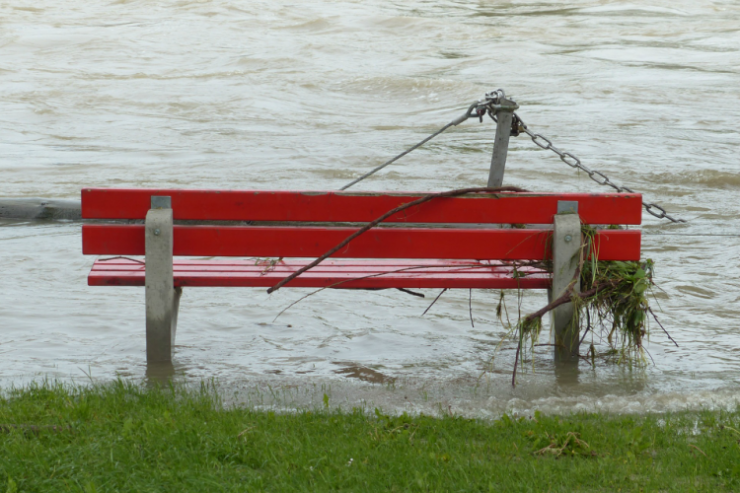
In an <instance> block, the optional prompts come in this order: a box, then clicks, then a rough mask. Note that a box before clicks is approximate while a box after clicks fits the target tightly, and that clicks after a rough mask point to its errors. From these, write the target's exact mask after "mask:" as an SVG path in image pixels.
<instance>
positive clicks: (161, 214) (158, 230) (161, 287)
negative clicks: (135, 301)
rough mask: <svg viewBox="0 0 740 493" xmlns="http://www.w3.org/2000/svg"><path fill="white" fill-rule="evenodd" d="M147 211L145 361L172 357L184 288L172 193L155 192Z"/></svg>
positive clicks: (164, 361) (150, 361) (151, 361)
mask: <svg viewBox="0 0 740 493" xmlns="http://www.w3.org/2000/svg"><path fill="white" fill-rule="evenodd" d="M151 206H152V208H151V209H150V210H149V212H148V213H147V215H146V226H145V229H146V232H145V242H146V246H145V248H146V361H147V363H168V362H170V361H172V352H173V349H174V346H175V331H176V328H177V311H178V308H179V306H180V295H181V294H182V288H175V287H174V280H173V275H172V274H173V268H172V262H173V260H172V254H173V244H174V242H173V219H172V202H171V198H170V197H165V196H152V198H151Z"/></svg>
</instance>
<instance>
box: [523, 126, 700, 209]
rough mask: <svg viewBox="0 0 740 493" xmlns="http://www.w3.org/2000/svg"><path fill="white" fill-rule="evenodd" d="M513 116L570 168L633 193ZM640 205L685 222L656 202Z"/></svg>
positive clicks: (531, 135) (597, 181) (610, 185)
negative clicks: (671, 214)
mask: <svg viewBox="0 0 740 493" xmlns="http://www.w3.org/2000/svg"><path fill="white" fill-rule="evenodd" d="M514 118H516V120H517V122H518V124H519V131H520V132H524V133H526V134H527V135H529V138H530V139H532V142H534V143H535V145H537V146H538V147H541V148H542V149H545V150H546V151H552V152H554V153H555V154H557V155H558V157H559V158H560V160H561V161H562V162H564V163H565V164H567V165H568V166H570V167H571V168H575V169H577V170H580V171H583V172H584V173H586V174H587V175H588V177H589V178H591V179H592V180H593V181H595V182H596V183H598V184H599V185H604V186H608V187H612V188H613V189H614V190H616V191H617V193H624V192H628V193H635V192H634V191H633V190H632V189H630V188H627V187H623V186H619V185H616V184H615V183H613V182H612V181H611V180H610V179H609V177H608V176H606V175H605V174H604V173H602V172H601V171H597V170H592V169H591V168H589V167H588V166H586V165H585V164H582V163H581V160H580V159H578V158H577V157H576V156H574V155H573V154H571V153H570V152H563V151H561V150H560V149H558V148H557V147H555V146H554V145H552V141H551V140H550V139H548V138H547V137H545V136H544V135H542V134H538V133H534V132H532V131H531V130H530V129H529V128H527V125H525V124H524V122H523V121H522V119H521V118H519V115H517V114H516V113H514ZM642 205H643V207H645V210H646V211H647V212H648V213H649V214H651V215H653V216H655V217H657V218H658V219H668V220H669V221H671V222H674V223H685V222H686V220H685V219H678V218H675V217H672V216H670V215H668V213H667V212H666V210H665V209H664V208H662V207H661V206H659V205H658V204H654V203H650V202H645V201H644V200H643V201H642Z"/></svg>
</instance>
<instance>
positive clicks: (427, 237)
mask: <svg viewBox="0 0 740 493" xmlns="http://www.w3.org/2000/svg"><path fill="white" fill-rule="evenodd" d="M424 195H426V194H425V193H419V192H395V193H389V192H376V193H373V192H364V193H352V192H316V191H269V190H259V191H257V190H250V191H231V190H229V191H226V190H224V191H218V190H161V189H157V190H153V189H90V188H87V189H83V190H82V217H83V219H109V220H143V219H144V218H145V217H146V214H147V212H148V211H149V209H150V208H151V207H150V202H151V197H152V196H169V197H171V201H172V210H173V215H174V219H175V221H252V222H257V223H263V222H277V223H285V222H289V223H291V224H288V225H286V224H280V225H265V224H255V225H249V226H244V225H231V224H217V225H213V224H211V225H201V226H194V225H191V224H179V225H176V226H175V227H174V254H175V255H186V256H236V257H318V256H320V255H322V254H323V253H325V252H326V251H328V250H329V249H330V248H332V247H334V246H335V245H337V244H338V243H339V242H341V241H342V240H344V239H345V238H346V237H347V236H349V235H350V234H351V233H352V232H354V231H356V230H357V226H354V227H353V226H348V225H346V224H342V225H339V224H336V223H367V222H370V221H373V220H375V219H377V218H378V217H379V216H381V215H382V214H384V213H386V212H387V211H389V210H391V209H393V208H395V207H397V206H399V205H402V204H405V203H408V202H411V201H413V200H416V199H418V198H419V197H422V196H424ZM560 201H569V202H578V214H579V217H580V219H581V222H582V223H584V224H598V225H614V224H616V225H636V224H640V223H641V220H642V198H641V196H640V194H634V193H624V194H552V193H549V194H548V193H496V194H488V193H486V194H483V193H480V194H470V195H466V196H461V197H454V198H439V199H434V200H431V201H429V202H426V203H424V204H421V205H418V206H414V207H411V208H408V209H406V210H404V211H401V212H400V213H398V214H396V215H394V216H391V217H390V218H389V219H388V220H386V221H384V222H383V223H382V224H383V225H385V226H392V227H378V228H373V229H371V230H370V231H368V232H367V233H365V234H363V235H361V236H360V237H358V238H357V239H355V240H353V241H352V242H351V243H350V244H349V245H347V246H346V247H345V248H344V249H342V250H341V251H339V252H337V253H336V254H335V255H333V257H345V258H444V259H481V260H482V259H497V260H543V259H548V258H550V257H551V252H550V250H551V247H550V245H551V236H552V231H551V230H548V229H518V228H512V229H496V228H492V226H491V225H492V224H493V225H495V224H514V225H525V224H552V223H553V217H554V215H555V214H556V213H557V211H558V202H560ZM293 223H298V224H293ZM300 223H309V224H300ZM316 223H322V224H320V225H316ZM332 223H334V224H332ZM82 238H83V253H84V254H93V255H144V253H145V251H144V250H145V244H144V243H145V242H144V226H143V225H141V224H85V225H83V235H82ZM595 248H596V249H597V251H598V257H599V259H600V260H639V258H640V231H639V230H599V231H598V232H597V235H596V245H595Z"/></svg>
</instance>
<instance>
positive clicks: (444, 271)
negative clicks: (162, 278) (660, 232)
mask: <svg viewBox="0 0 740 493" xmlns="http://www.w3.org/2000/svg"><path fill="white" fill-rule="evenodd" d="M311 260H312V259H307V260H303V259H295V258H292V259H285V260H281V261H279V262H276V263H274V265H273V264H272V262H270V261H269V260H266V259H257V260H255V259H246V260H237V259H230V260H182V259H175V260H174V262H173V279H174V286H175V287H215V286H224V287H264V288H268V287H271V286H274V285H275V284H277V283H278V282H279V281H280V280H281V279H283V278H284V277H287V276H288V275H290V274H292V273H293V272H295V271H296V270H298V269H300V268H301V267H303V266H304V265H306V264H308V263H309V262H310V261H311ZM145 274H146V269H145V265H144V263H143V259H142V260H138V259H131V258H123V257H113V258H107V259H106V258H103V259H98V260H97V261H95V263H94V264H93V267H92V271H91V272H90V274H89V276H88V284H89V285H90V286H144V285H145ZM551 278H552V274H551V273H550V272H548V271H546V270H544V269H541V268H536V267H531V266H523V267H516V268H515V267H514V266H513V265H512V264H511V263H504V262H496V261H478V260H469V261H467V260H436V259H409V260H403V259H402V260H394V259H384V260H356V259H347V260H343V259H337V260H333V259H327V260H325V261H324V262H322V263H321V264H319V265H317V266H316V267H314V268H313V269H311V270H309V271H307V272H306V273H304V274H303V275H301V276H299V277H297V278H296V279H294V280H293V281H291V282H290V283H288V284H287V287H297V288H329V287H332V288H337V289H386V288H407V289H414V288H418V289H420V288H466V289H467V288H475V289H517V288H520V289H548V288H549V287H550V284H551Z"/></svg>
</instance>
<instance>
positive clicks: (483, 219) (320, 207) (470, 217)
mask: <svg viewBox="0 0 740 493" xmlns="http://www.w3.org/2000/svg"><path fill="white" fill-rule="evenodd" d="M152 195H168V196H170V197H172V208H173V213H174V217H175V219H179V220H208V221H217V220H218V221H311V222H369V221H373V220H374V219H377V218H378V217H380V216H381V215H383V214H384V213H386V212H388V211H389V210H391V209H393V208H395V207H397V206H399V205H401V204H405V203H408V202H411V201H413V200H415V199H417V198H419V197H421V196H423V195H425V193H420V192H405V193H389V192H366V193H351V192H331V191H314V192H309V191H298V192H295V191H248V190H247V191H239V190H222V191H218V190H156V189H115V188H113V189H95V188H85V189H83V190H82V217H83V218H85V219H144V217H145V216H146V212H147V211H148V210H149V208H150V197H151V196H152ZM560 200H568V201H577V202H578V211H579V215H580V217H581V221H582V222H583V223H586V224H640V223H641V221H642V198H641V195H640V194H553V193H501V194H496V195H490V194H475V195H469V196H465V197H455V198H443V199H434V200H432V201H430V202H427V203H425V204H422V205H420V206H416V207H411V208H409V209H406V210H404V211H402V212H400V213H399V214H397V215H395V216H393V217H391V218H389V219H388V222H414V223H506V224H552V222H553V219H552V218H553V215H554V214H555V213H556V212H557V202H558V201H560Z"/></svg>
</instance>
